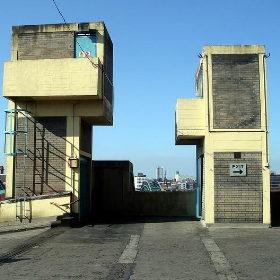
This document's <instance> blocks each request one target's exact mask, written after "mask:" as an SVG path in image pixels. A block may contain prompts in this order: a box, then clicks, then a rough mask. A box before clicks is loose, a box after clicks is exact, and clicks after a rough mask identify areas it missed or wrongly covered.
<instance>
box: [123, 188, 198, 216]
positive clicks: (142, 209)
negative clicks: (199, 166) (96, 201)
mask: <svg viewBox="0 0 280 280" xmlns="http://www.w3.org/2000/svg"><path fill="white" fill-rule="evenodd" d="M195 203H196V194H195V192H194V191H192V192H154V193H152V192H129V193H126V194H125V215H126V216H129V217H141V216H166V217H168V216H169V217H170V216H180V217H190V218H195V214H196V213H195V206H196V205H195Z"/></svg>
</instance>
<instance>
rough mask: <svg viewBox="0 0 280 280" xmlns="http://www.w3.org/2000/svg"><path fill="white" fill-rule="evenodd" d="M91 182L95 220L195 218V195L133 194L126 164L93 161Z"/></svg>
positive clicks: (130, 167)
mask: <svg viewBox="0 0 280 280" xmlns="http://www.w3.org/2000/svg"><path fill="white" fill-rule="evenodd" d="M94 182H95V183H94V186H95V187H94V192H93V216H94V217H95V218H102V217H104V218H113V217H142V216H181V217H182V216H183V217H195V203H196V194H195V192H157V193H151V192H146V193H141V192H135V191H134V176H133V166H132V163H130V162H129V161H94Z"/></svg>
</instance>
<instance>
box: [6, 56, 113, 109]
mask: <svg viewBox="0 0 280 280" xmlns="http://www.w3.org/2000/svg"><path fill="white" fill-rule="evenodd" d="M91 60H92V62H93V64H94V65H93V64H92V63H91V62H90V61H89V60H88V59H86V58H83V59H76V58H66V59H39V60H17V61H9V62H5V66H4V83H3V96H4V97H6V98H8V99H11V100H13V101H21V100H34V101H37V100H38V101H46V100H94V99H95V100H102V99H103V96H104V95H105V96H106V95H107V96H109V98H107V100H108V101H109V103H111V104H112V99H113V97H112V88H111V89H108V87H107V89H106V91H107V94H105V90H104V87H103V84H104V83H103V80H104V77H103V73H102V71H101V69H102V65H101V63H100V61H99V59H98V58H93V59H91ZM95 65H96V66H95ZM108 91H109V93H108ZM107 96H106V97H107Z"/></svg>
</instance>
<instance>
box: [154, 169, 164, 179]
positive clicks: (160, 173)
mask: <svg viewBox="0 0 280 280" xmlns="http://www.w3.org/2000/svg"><path fill="white" fill-rule="evenodd" d="M156 179H157V181H158V182H163V179H164V169H163V167H160V166H158V167H157V170H156Z"/></svg>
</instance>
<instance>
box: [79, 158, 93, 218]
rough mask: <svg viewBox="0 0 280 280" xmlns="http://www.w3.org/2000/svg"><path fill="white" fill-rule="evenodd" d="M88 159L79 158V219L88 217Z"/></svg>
mask: <svg viewBox="0 0 280 280" xmlns="http://www.w3.org/2000/svg"><path fill="white" fill-rule="evenodd" d="M89 161H90V159H88V158H86V157H81V158H80V221H84V220H86V219H88V218H89V217H90V194H91V192H90V177H89V175H90V172H89V170H90V168H89V167H90V165H89Z"/></svg>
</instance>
